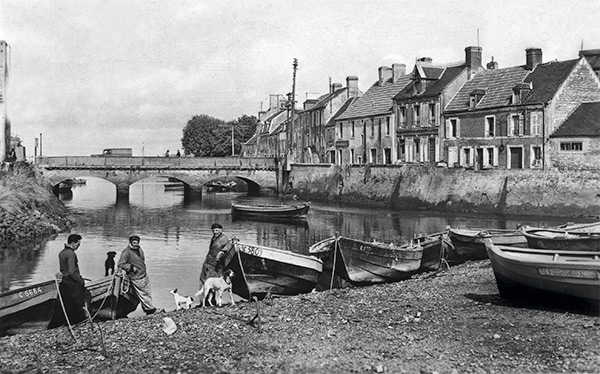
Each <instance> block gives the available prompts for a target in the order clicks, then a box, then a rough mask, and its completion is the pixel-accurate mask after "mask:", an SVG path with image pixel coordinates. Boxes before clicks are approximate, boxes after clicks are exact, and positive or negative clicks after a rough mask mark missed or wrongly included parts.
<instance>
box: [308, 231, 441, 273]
mask: <svg viewBox="0 0 600 374" xmlns="http://www.w3.org/2000/svg"><path fill="white" fill-rule="evenodd" d="M425 247H427V248H428V254H432V255H431V256H429V255H428V262H427V263H428V265H427V266H428V267H429V266H433V264H434V263H435V262H437V261H441V240H439V238H435V239H434V238H431V239H430V238H426V239H424V240H419V241H416V242H414V241H413V242H411V243H409V244H405V245H398V246H397V245H395V244H393V243H382V242H377V241H373V242H365V241H362V240H358V239H351V238H347V237H344V236H337V237H332V238H328V239H325V240H322V241H320V242H317V243H315V244H313V245H311V246H310V247H309V250H308V251H309V253H311V254H313V255H315V256H317V257H318V258H320V259H321V260H323V262H324V266H325V268H326V269H327V271H328V272H329V271H331V272H332V273H333V274H332V275H334V274H337V275H338V276H340V277H341V278H342V279H344V280H347V281H349V282H351V283H352V284H357V285H363V284H371V283H383V282H394V281H399V280H403V279H408V278H410V277H411V276H412V275H413V274H415V273H416V272H418V271H419V270H420V268H421V260H422V259H423V250H424V248H425ZM429 249H431V250H429ZM429 257H430V258H429ZM437 258H439V260H437ZM432 260H433V261H432ZM438 267H439V265H438Z"/></svg>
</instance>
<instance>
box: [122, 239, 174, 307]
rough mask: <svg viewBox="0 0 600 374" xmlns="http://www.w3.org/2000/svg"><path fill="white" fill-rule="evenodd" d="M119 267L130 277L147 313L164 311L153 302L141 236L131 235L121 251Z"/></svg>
mask: <svg viewBox="0 0 600 374" xmlns="http://www.w3.org/2000/svg"><path fill="white" fill-rule="evenodd" d="M117 267H119V268H120V269H123V270H124V271H125V273H126V274H127V276H128V277H129V280H130V281H131V285H132V286H133V291H134V292H135V294H136V296H137V297H138V299H139V300H140V303H141V304H142V310H143V311H144V312H145V313H146V314H153V313H156V312H157V311H158V312H162V311H163V310H157V309H156V308H155V307H154V304H153V303H152V295H151V289H150V278H149V277H148V273H147V272H146V258H145V256H144V251H143V250H142V247H140V237H139V236H137V235H132V236H130V237H129V245H128V246H127V247H126V248H125V249H124V250H123V252H121V257H120V258H119V262H118V264H117Z"/></svg>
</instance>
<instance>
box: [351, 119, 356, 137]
mask: <svg viewBox="0 0 600 374" xmlns="http://www.w3.org/2000/svg"><path fill="white" fill-rule="evenodd" d="M351 129H352V131H351V136H352V137H353V138H354V134H355V131H356V130H355V127H354V121H352V127H351Z"/></svg>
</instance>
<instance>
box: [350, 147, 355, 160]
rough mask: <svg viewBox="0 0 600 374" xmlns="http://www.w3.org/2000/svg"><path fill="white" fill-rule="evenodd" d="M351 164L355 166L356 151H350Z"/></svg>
mask: <svg viewBox="0 0 600 374" xmlns="http://www.w3.org/2000/svg"><path fill="white" fill-rule="evenodd" d="M350 163H351V164H354V149H351V150H350Z"/></svg>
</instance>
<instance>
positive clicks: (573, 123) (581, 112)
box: [550, 101, 600, 138]
mask: <svg viewBox="0 0 600 374" xmlns="http://www.w3.org/2000/svg"><path fill="white" fill-rule="evenodd" d="M576 136H591V137H600V101H594V102H590V103H581V104H580V105H579V106H578V107H577V108H576V109H575V110H574V111H573V113H571V114H570V115H569V117H567V119H566V120H565V121H564V122H563V123H562V125H560V126H559V127H558V129H556V131H554V133H553V134H552V135H550V137H551V138H562V137H576Z"/></svg>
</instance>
